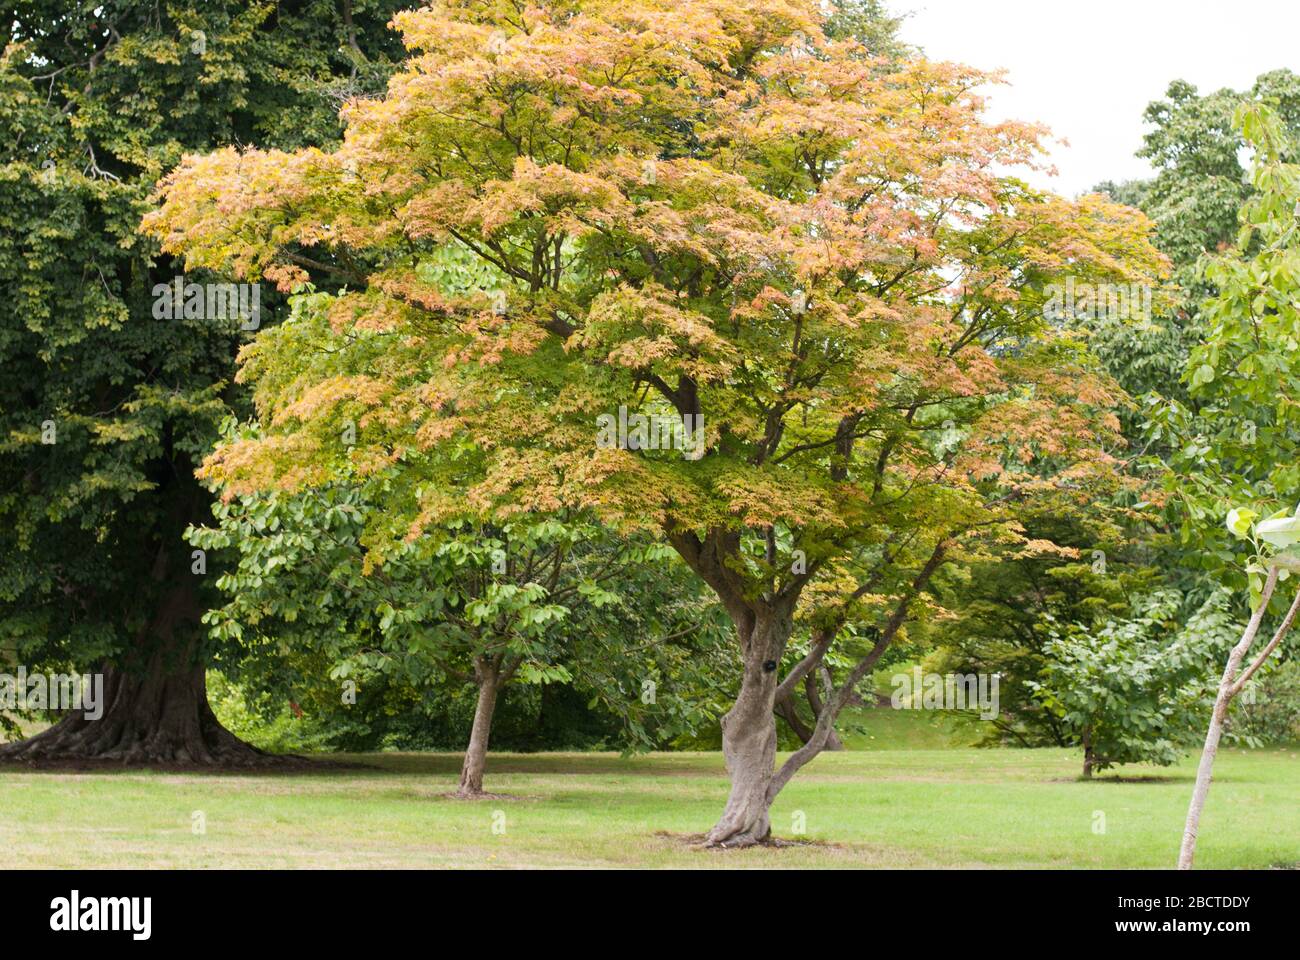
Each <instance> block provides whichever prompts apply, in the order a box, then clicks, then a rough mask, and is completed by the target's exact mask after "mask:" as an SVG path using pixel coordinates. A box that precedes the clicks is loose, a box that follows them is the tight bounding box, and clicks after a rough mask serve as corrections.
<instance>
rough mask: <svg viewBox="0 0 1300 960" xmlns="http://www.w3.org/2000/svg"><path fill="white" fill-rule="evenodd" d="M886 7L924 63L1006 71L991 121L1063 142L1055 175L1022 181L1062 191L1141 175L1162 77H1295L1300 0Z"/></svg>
mask: <svg viewBox="0 0 1300 960" xmlns="http://www.w3.org/2000/svg"><path fill="white" fill-rule="evenodd" d="M887 2H888V5H889V7H890V9H891V10H892V11H893V12H895V13H899V12H906V11H911V15H910V16H909V17H908V18H907V20H906V21H905V22H904V24H903V30H902V37H903V39H904V40H905V41H907V42H908V43H912V44H915V45H917V46H920V47H921V48H923V49H924V51H925V53H926V55H927V56H928V57H929V58H930V59H932V60H956V61H959V62H962V63H967V64H970V65H971V66H973V67H979V68H981V69H985V70H990V69H996V68H1004V69H1006V70H1007V78H1006V79H1007V81H1008V82H1009V83H1010V86H1000V87H994V88H991V90H990V91H989V92H990V94H991V101H990V111H991V114H992V116H993V117H995V118H998V119H1002V118H1015V119H1018V120H1033V121H1039V122H1042V123H1045V124H1047V125H1048V126H1049V127H1051V129H1052V134H1053V136H1054V137H1056V138H1064V139H1065V140H1068V141H1069V146H1068V147H1067V146H1061V145H1053V150H1052V161H1053V162H1054V163H1055V165H1056V167H1057V169H1058V171H1059V173H1058V176H1056V177H1052V178H1041V177H1029V178H1027V179H1030V180H1031V182H1033V183H1035V184H1036V185H1040V186H1049V187H1051V189H1053V190H1055V191H1056V192H1057V193H1063V194H1066V195H1071V196H1072V195H1075V194H1078V193H1081V192H1083V191H1086V190H1087V189H1089V188H1090V187H1092V186H1094V185H1095V184H1096V183H1098V182H1099V181H1101V180H1126V179H1130V178H1135V177H1144V176H1148V175H1149V174H1150V172H1151V171H1150V168H1149V167H1148V166H1147V164H1146V161H1144V160H1140V159H1138V158H1137V157H1135V156H1133V154H1134V152H1135V151H1136V150H1137V149H1138V148H1139V147H1141V145H1142V134H1143V132H1144V130H1145V129H1146V127H1145V125H1144V124H1143V123H1142V111H1143V110H1144V109H1145V108H1146V105H1147V104H1148V103H1150V102H1151V101H1152V100H1156V99H1160V98H1162V97H1163V96H1164V92H1165V89H1166V88H1167V87H1168V85H1169V82H1170V81H1171V80H1175V79H1182V80H1187V81H1188V82H1190V83H1192V84H1194V85H1195V86H1196V87H1197V89H1198V90H1199V91H1200V92H1201V93H1209V92H1211V91H1213V90H1219V89H1222V88H1223V87H1231V88H1232V89H1234V90H1244V89H1247V88H1249V87H1250V85H1251V84H1252V83H1253V82H1254V80H1255V77H1257V76H1259V74H1261V73H1265V72H1267V71H1269V70H1276V69H1278V68H1281V67H1287V68H1289V69H1291V70H1292V71H1294V72H1297V73H1300V0H887ZM1021 175H1022V176H1023V174H1021Z"/></svg>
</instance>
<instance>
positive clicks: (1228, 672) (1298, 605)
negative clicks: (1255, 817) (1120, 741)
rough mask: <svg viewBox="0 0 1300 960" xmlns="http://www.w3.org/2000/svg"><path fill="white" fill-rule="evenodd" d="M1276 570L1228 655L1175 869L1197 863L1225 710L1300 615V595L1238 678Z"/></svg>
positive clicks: (1206, 736)
mask: <svg viewBox="0 0 1300 960" xmlns="http://www.w3.org/2000/svg"><path fill="white" fill-rule="evenodd" d="M1277 579H1278V568H1277V567H1271V568H1270V569H1269V574H1268V580H1267V581H1266V582H1265V584H1264V590H1263V592H1262V594H1261V596H1260V602H1259V606H1258V608H1257V609H1256V610H1255V612H1254V614H1253V615H1252V616H1251V618H1250V622H1249V623H1248V624H1246V629H1245V631H1244V632H1243V633H1242V636H1241V640H1240V641H1238V643H1237V645H1236V646H1235V647H1233V648H1232V652H1231V653H1230V654H1229V655H1228V663H1227V666H1226V667H1224V670H1223V678H1222V679H1221V680H1220V681H1219V692H1218V695H1217V696H1216V697H1215V699H1214V712H1213V713H1211V715H1210V727H1209V729H1208V730H1207V731H1206V734H1205V746H1204V748H1203V749H1202V750H1201V762H1200V764H1199V766H1198V767H1197V769H1196V786H1195V787H1193V789H1192V800H1191V803H1190V804H1189V805H1188V808H1187V822H1186V823H1185V824H1184V826H1183V842H1182V846H1181V847H1180V848H1179V851H1178V869H1179V870H1190V869H1192V863H1193V861H1194V860H1195V859H1196V838H1197V835H1198V833H1199V832H1200V827H1201V813H1202V811H1204V809H1205V799H1206V797H1208V796H1209V793H1210V781H1211V780H1212V779H1213V777H1214V760H1215V758H1216V757H1217V756H1218V753H1219V741H1220V740H1221V739H1222V738H1223V727H1224V723H1225V721H1226V720H1227V717H1228V707H1229V706H1230V705H1231V703H1232V700H1233V698H1234V697H1236V695H1237V694H1239V693H1240V692H1241V690H1242V688H1243V687H1245V685H1246V683H1247V682H1248V681H1249V680H1250V678H1251V677H1252V676H1253V675H1254V673H1255V671H1256V670H1258V669H1259V668H1260V666H1261V665H1262V664H1263V663H1264V661H1265V660H1267V659H1268V657H1269V655H1270V654H1271V653H1272V652H1273V651H1274V650H1276V649H1277V647H1278V644H1280V643H1281V642H1282V638H1283V637H1285V636H1286V634H1287V633H1288V632H1289V631H1290V629H1291V625H1292V624H1293V623H1294V622H1295V618H1296V614H1297V612H1300V591H1298V592H1297V593H1296V598H1295V600H1294V601H1293V602H1292V603H1291V609H1289V610H1288V611H1287V614H1286V616H1285V617H1284V618H1283V620H1282V623H1281V624H1280V625H1279V626H1278V628H1277V631H1276V632H1275V633H1274V634H1273V639H1272V640H1271V641H1269V644H1268V646H1267V647H1265V648H1264V650H1263V652H1262V653H1260V655H1259V656H1258V657H1257V658H1256V659H1255V661H1254V662H1253V663H1252V664H1251V665H1250V667H1249V668H1248V669H1247V670H1246V671H1245V672H1244V673H1242V674H1241V676H1240V677H1238V675H1237V671H1238V670H1239V669H1240V668H1241V663H1242V660H1244V659H1245V656H1246V654H1247V653H1248V652H1249V651H1250V647H1251V645H1252V644H1253V643H1254V642H1255V637H1256V635H1257V634H1258V633H1259V627H1260V624H1261V623H1262V622H1263V620H1264V614H1265V612H1266V611H1267V610H1268V602H1269V599H1270V598H1271V597H1272V596H1273V590H1274V588H1275V587H1276V586H1277Z"/></svg>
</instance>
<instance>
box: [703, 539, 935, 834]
mask: <svg viewBox="0 0 1300 960" xmlns="http://www.w3.org/2000/svg"><path fill="white" fill-rule="evenodd" d="M946 552H947V543H946V542H940V543H939V544H938V545H936V547H935V548H934V551H933V553H932V554H931V556H930V558H929V560H927V561H926V563H925V566H924V567H923V568H922V569H921V571H920V572H919V573H918V574H917V576H916V578H915V579H914V580H913V581H912V583H911V587H910V589H909V590H908V591H907V593H906V594H905V595H904V596H902V597H901V598H900V599H899V601H898V603H897V605H896V606H895V607H894V610H893V612H892V613H891V614H890V616H889V619H888V620H887V621H886V622H885V624H884V626H883V627H882V629H881V631H880V633H879V636H878V638H877V640H876V643H875V645H874V646H873V647H872V649H871V651H870V652H869V653H868V654H867V655H866V656H865V657H863V658H862V659H861V660H860V661H859V662H858V663H857V664H856V665H855V666H854V668H853V669H852V670H851V671H849V675H848V677H847V678H846V679H845V680H844V682H843V683H842V684H840V686H839V687H838V688H836V689H835V690H834V691H833V692H832V694H831V695H830V696H829V697H827V699H826V702H825V703H824V704H823V705H822V709H821V711H820V712H819V714H818V716H817V724H816V726H815V727H814V729H813V735H812V738H811V739H810V740H809V741H808V742H807V743H805V744H804V745H803V746H802V747H800V748H799V749H798V750H796V751H795V752H794V753H793V754H791V755H790V757H789V758H788V759H787V760H786V761H785V763H783V764H782V765H781V767H780V768H779V769H777V770H775V771H774V770H773V767H774V765H775V762H776V716H775V713H774V708H775V705H776V700H777V697H778V695H779V696H781V697H788V696H789V695H790V693H791V692H792V691H793V690H794V688H795V685H796V684H797V683H798V682H799V681H801V680H802V679H803V678H804V677H806V676H809V675H811V674H812V673H813V672H814V671H816V670H817V669H818V668H819V667H820V666H821V662H822V658H823V657H824V656H825V655H826V651H827V650H829V649H830V645H831V643H832V642H833V640H834V637H835V632H836V630H834V629H831V630H826V629H823V630H820V631H818V632H817V634H816V635H815V636H814V641H813V647H812V650H811V651H810V652H809V654H808V656H806V657H804V659H803V660H801V661H800V662H799V664H797V665H796V667H795V668H794V669H793V670H792V671H791V672H790V674H789V675H788V676H786V678H785V679H784V680H781V681H780V682H778V680H777V672H776V666H777V664H779V663H780V662H781V654H782V653H783V652H784V651H785V647H786V644H787V643H788V642H789V639H790V634H791V633H792V632H793V629H794V619H793V610H794V602H795V599H796V598H794V597H791V598H788V599H787V600H786V602H785V604H784V605H783V606H781V607H779V608H773V607H771V606H770V605H764V606H762V607H761V608H760V609H759V610H758V611H757V612H755V611H754V610H753V609H751V608H748V607H745V606H743V605H742V604H740V603H739V601H738V600H737V598H736V597H735V596H734V595H731V596H730V597H728V596H727V595H723V602H724V605H725V606H727V609H728V611H730V612H731V613H732V619H733V621H734V622H735V623H736V630H737V635H738V637H739V639H740V643H741V650H742V652H743V654H744V674H743V677H742V680H741V688H740V693H739V695H738V696H737V697H736V701H735V703H734V704H733V705H732V708H731V710H729V711H728V712H727V714H726V715H725V716H724V717H723V718H722V752H723V757H724V758H725V760H726V763H727V772H728V773H729V774H730V775H731V793H730V795H729V796H728V798H727V805H726V807H724V808H723V812H722V817H721V819H719V820H718V822H717V823H716V824H715V825H714V826H713V829H712V830H710V831H709V833H708V838H707V839H708V842H709V843H710V844H713V845H715V846H724V847H736V846H751V845H753V844H756V843H762V842H764V841H765V840H767V839H768V838H769V837H770V836H771V833H772V825H771V818H770V814H769V810H770V808H771V806H772V802H773V801H774V800H775V799H776V797H777V795H778V794H779V793H780V792H781V790H782V789H783V788H784V787H785V785H786V784H787V783H789V782H790V779H791V778H792V777H793V776H794V775H795V773H797V772H798V771H799V770H800V769H801V768H802V767H803V766H804V765H805V764H807V763H808V762H809V761H810V760H812V759H813V758H814V757H816V756H817V755H818V754H819V753H821V752H822V750H824V749H825V748H826V744H827V743H828V742H829V740H830V737H831V735H832V733H833V732H834V729H835V719H836V718H837V717H838V716H839V713H840V711H841V710H842V709H843V708H844V705H845V704H846V703H847V702H848V701H849V698H850V697H851V696H852V695H853V691H854V689H855V688H856V687H857V684H858V682H859V681H861V680H862V678H863V677H864V676H866V674H867V673H869V672H870V671H871V670H872V669H873V668H874V667H875V665H876V663H877V661H878V660H879V659H880V657H881V656H882V655H883V654H884V652H885V651H886V650H887V649H888V648H889V645H890V644H891V643H892V642H893V640H894V637H895V636H897V634H898V631H899V630H900V629H901V628H902V626H903V624H904V623H905V622H906V620H907V615H908V610H909V609H910V607H911V604H912V601H913V600H914V599H915V598H916V596H917V595H918V594H919V593H920V592H921V591H922V590H923V589H924V588H925V586H926V585H927V584H928V583H929V581H930V578H931V577H932V576H933V575H934V572H935V570H937V569H938V568H939V567H940V566H941V565H942V563H943V558H944V555H945V553H946ZM684 556H686V555H685V554H684ZM687 559H688V562H689V560H690V559H691V558H690V557H689V556H687ZM706 569H707V568H706ZM720 594H721V591H720ZM728 601H730V602H728Z"/></svg>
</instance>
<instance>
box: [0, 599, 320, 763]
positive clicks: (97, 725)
mask: <svg viewBox="0 0 1300 960" xmlns="http://www.w3.org/2000/svg"><path fill="white" fill-rule="evenodd" d="M195 619H197V612H196V609H195V598H194V595H193V591H192V590H190V589H188V587H185V586H182V587H180V588H177V589H175V590H173V591H171V592H170V593H169V594H168V595H167V597H166V600H165V601H164V603H163V605H162V608H161V609H160V610H159V611H158V614H157V616H156V617H155V618H154V620H153V622H152V623H151V625H150V628H149V630H148V631H147V632H146V633H144V634H142V636H141V637H140V638H139V640H138V643H137V650H136V651H135V657H134V658H135V659H136V661H137V662H135V663H131V662H128V663H126V664H125V665H112V664H109V665H105V666H104V667H103V668H102V672H103V675H104V695H103V702H102V704H100V705H99V706H102V709H103V712H102V714H101V715H100V716H98V717H97V718H96V719H93V720H92V719H88V718H87V717H86V714H85V712H83V711H81V710H74V711H71V712H69V713H68V714H66V715H65V716H64V717H63V718H62V719H61V720H59V721H58V722H57V723H55V724H54V726H52V727H50V728H49V729H48V730H45V731H44V732H42V733H39V734H37V735H36V736H34V737H31V738H29V739H27V740H20V741H18V742H16V743H9V744H5V745H3V746H0V761H4V760H16V761H22V762H26V763H32V764H58V763H67V762H77V761H101V760H103V761H115V762H120V763H123V764H131V765H142V766H175V765H182V766H191V765H198V766H234V767H246V766H265V765H270V764H275V763H280V762H285V761H299V760H300V759H301V758H297V757H279V756H275V755H272V754H267V753H263V752H262V751H261V750H258V749H257V748H256V747H254V746H251V745H250V744H247V743H244V742H243V741H242V740H240V739H239V738H238V737H236V736H235V735H234V734H233V733H231V732H230V731H229V730H227V729H226V728H225V727H223V726H222V725H221V723H220V722H219V721H218V720H217V718H216V715H215V714H214V713H213V712H212V708H211V706H209V704H208V692H207V681H206V669H205V665H204V664H203V663H201V662H199V661H198V658H197V657H196V656H195V645H194V642H193V639H192V637H191V638H189V639H181V638H179V637H178V633H183V632H184V628H185V625H186V624H188V623H190V622H192V621H194V620H195ZM129 659H130V657H128V660H129ZM141 659H143V663H141V662H138V661H140V660H141Z"/></svg>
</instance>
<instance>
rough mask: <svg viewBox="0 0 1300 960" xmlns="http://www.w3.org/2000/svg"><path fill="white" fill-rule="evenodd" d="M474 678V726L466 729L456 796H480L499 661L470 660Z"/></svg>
mask: <svg viewBox="0 0 1300 960" xmlns="http://www.w3.org/2000/svg"><path fill="white" fill-rule="evenodd" d="M474 679H475V681H476V682H477V684H478V700H477V702H476V703H475V705H474V725H473V727H471V728H470V734H469V745H468V746H467V747H466V748H465V760H464V762H463V763H462V764H461V767H460V789H459V790H457V792H456V794H457V796H460V797H481V796H482V795H483V771H484V770H485V769H486V767H487V751H488V739H489V738H490V737H491V735H492V715H493V713H495V712H496V707H497V695H498V694H499V693H500V691H501V686H502V683H503V674H502V670H501V665H500V663H499V661H497V660H494V659H492V658H490V657H479V658H477V659H476V660H475V661H474Z"/></svg>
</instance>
